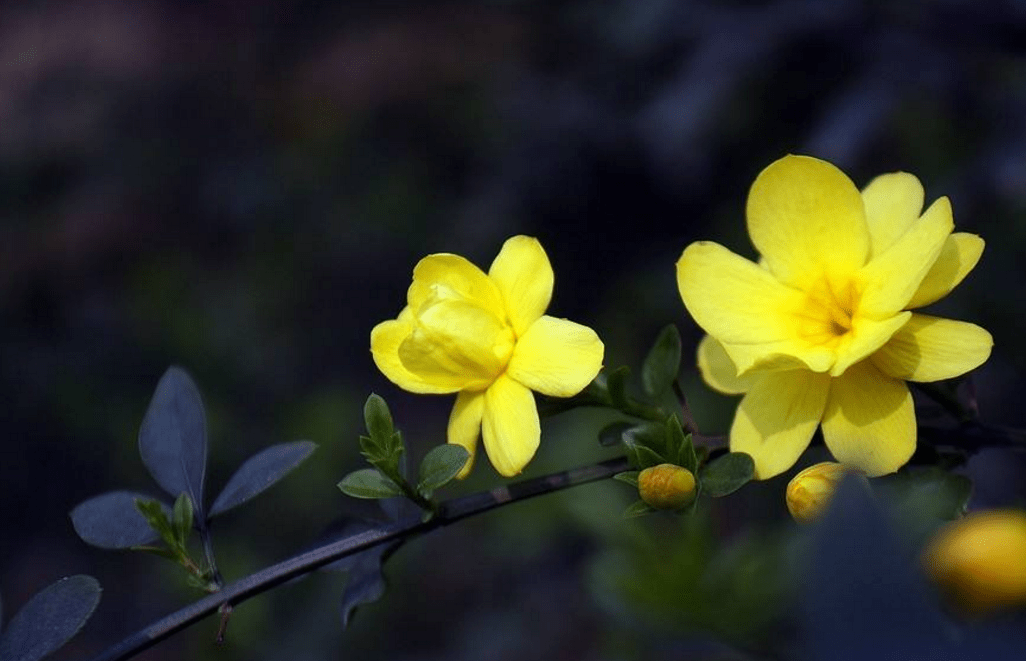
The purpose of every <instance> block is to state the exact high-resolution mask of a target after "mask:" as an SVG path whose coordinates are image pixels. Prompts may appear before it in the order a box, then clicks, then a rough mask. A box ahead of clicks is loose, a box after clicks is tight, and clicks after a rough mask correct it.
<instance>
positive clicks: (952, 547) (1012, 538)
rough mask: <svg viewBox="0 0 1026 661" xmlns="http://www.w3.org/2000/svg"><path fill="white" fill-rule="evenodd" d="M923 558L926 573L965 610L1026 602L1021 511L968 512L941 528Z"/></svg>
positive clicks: (1024, 515)
mask: <svg viewBox="0 0 1026 661" xmlns="http://www.w3.org/2000/svg"><path fill="white" fill-rule="evenodd" d="M923 559H924V561H925V564H926V568H927V571H928V572H929V574H930V576H931V578H933V580H934V581H936V583H937V584H938V585H939V586H940V587H941V588H942V589H943V590H944V591H945V592H947V593H948V594H949V595H950V596H951V597H952V598H953V600H954V601H955V603H957V604H958V605H959V606H960V607H961V608H962V609H963V610H964V611H966V612H967V613H972V614H986V613H991V612H994V611H997V610H1001V609H1005V608H1010V607H1017V606H1018V607H1023V606H1026V512H1023V511H1021V510H993V511H990V512H980V513H975V514H969V515H968V516H966V517H965V518H964V519H961V520H959V521H955V522H953V523H950V524H948V525H947V526H945V527H944V528H942V529H941V531H940V532H939V533H938V534H937V535H936V536H935V537H934V538H933V539H932V540H931V541H930V543H929V544H928V545H927V548H926V551H925V552H924V554H923Z"/></svg>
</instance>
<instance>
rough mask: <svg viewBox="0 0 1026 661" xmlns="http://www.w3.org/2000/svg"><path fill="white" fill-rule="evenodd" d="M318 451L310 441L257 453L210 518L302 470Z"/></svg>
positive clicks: (224, 491)
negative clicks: (303, 463) (314, 452)
mask: <svg viewBox="0 0 1026 661" xmlns="http://www.w3.org/2000/svg"><path fill="white" fill-rule="evenodd" d="M316 448H317V444H316V443H312V442H311V441H296V442H295V443H281V444H280V445H272V446H271V447H269V448H267V449H265V450H261V451H260V452H258V453H256V454H255V455H253V456H252V457H250V458H249V459H247V460H246V461H245V463H243V464H242V466H240V467H239V470H237V471H235V474H234V475H232V477H231V479H230V480H228V484H226V485H225V487H224V489H222V490H221V494H220V495H219V496H218V497H217V499H216V500H215V501H214V505H213V507H211V508H210V516H216V515H218V514H221V513H223V512H227V511H228V510H230V509H231V508H233V507H236V506H238V505H241V504H242V503H244V502H246V501H247V500H249V499H251V498H253V497H254V496H256V495H258V494H259V493H261V492H262V491H264V490H265V489H267V488H268V487H270V486H271V485H273V484H274V483H275V482H277V481H278V480H280V479H281V478H283V477H285V476H286V475H288V474H289V472H291V471H292V470H293V469H294V468H296V467H297V466H299V464H301V463H302V462H303V460H304V459H306V458H307V457H309V456H310V453H311V452H313V451H314V450H315V449H316Z"/></svg>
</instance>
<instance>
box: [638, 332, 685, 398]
mask: <svg viewBox="0 0 1026 661" xmlns="http://www.w3.org/2000/svg"><path fill="white" fill-rule="evenodd" d="M680 354H681V342H680V333H679V332H678V331H677V327H676V326H675V325H674V324H670V325H668V326H666V327H665V328H663V329H662V330H661V331H660V332H659V335H658V337H656V341H655V343H654V344H653V345H652V348H651V349H650V350H649V352H648V355H647V356H645V362H644V363H643V364H642V366H641V385H642V387H643V388H644V389H645V393H646V394H647V395H648V396H649V397H658V396H659V395H662V394H663V393H664V392H666V391H667V390H669V389H670V386H671V385H672V384H673V381H674V379H676V378H677V373H678V372H679V371H680Z"/></svg>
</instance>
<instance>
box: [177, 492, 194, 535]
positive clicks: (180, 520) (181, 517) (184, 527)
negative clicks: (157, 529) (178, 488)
mask: <svg viewBox="0 0 1026 661" xmlns="http://www.w3.org/2000/svg"><path fill="white" fill-rule="evenodd" d="M192 523H193V509H192V499H191V498H189V494H187V493H185V492H184V491H183V492H182V493H181V494H180V495H179V496H178V500H176V501H175V506H174V509H173V510H172V525H173V527H174V535H175V540H176V541H177V542H178V545H179V546H181V547H182V548H185V545H186V543H187V542H188V541H189V533H191V532H192Z"/></svg>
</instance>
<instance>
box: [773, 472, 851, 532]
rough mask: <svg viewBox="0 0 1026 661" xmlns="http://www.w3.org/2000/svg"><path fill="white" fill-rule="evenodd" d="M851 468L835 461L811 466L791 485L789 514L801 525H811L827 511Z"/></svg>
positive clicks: (794, 479)
mask: <svg viewBox="0 0 1026 661" xmlns="http://www.w3.org/2000/svg"><path fill="white" fill-rule="evenodd" d="M848 470H849V469H848V468H847V467H845V466H844V465H843V464H838V463H836V462H833V461H824V462H821V463H818V464H814V465H812V466H809V467H808V468H806V469H805V470H803V471H801V472H800V473H798V474H797V475H795V476H794V477H793V478H791V481H790V482H788V483H787V494H786V496H785V498H786V500H787V511H789V512H790V513H791V516H792V517H794V520H795V521H797V522H798V523H811V522H812V521H815V520H816V519H818V518H819V517H820V515H821V514H823V512H824V511H825V510H826V508H827V505H829V504H830V500H831V499H832V498H833V497H834V492H835V491H837V487H838V485H840V484H841V480H843V479H844V476H845V475H847V474H848Z"/></svg>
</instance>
